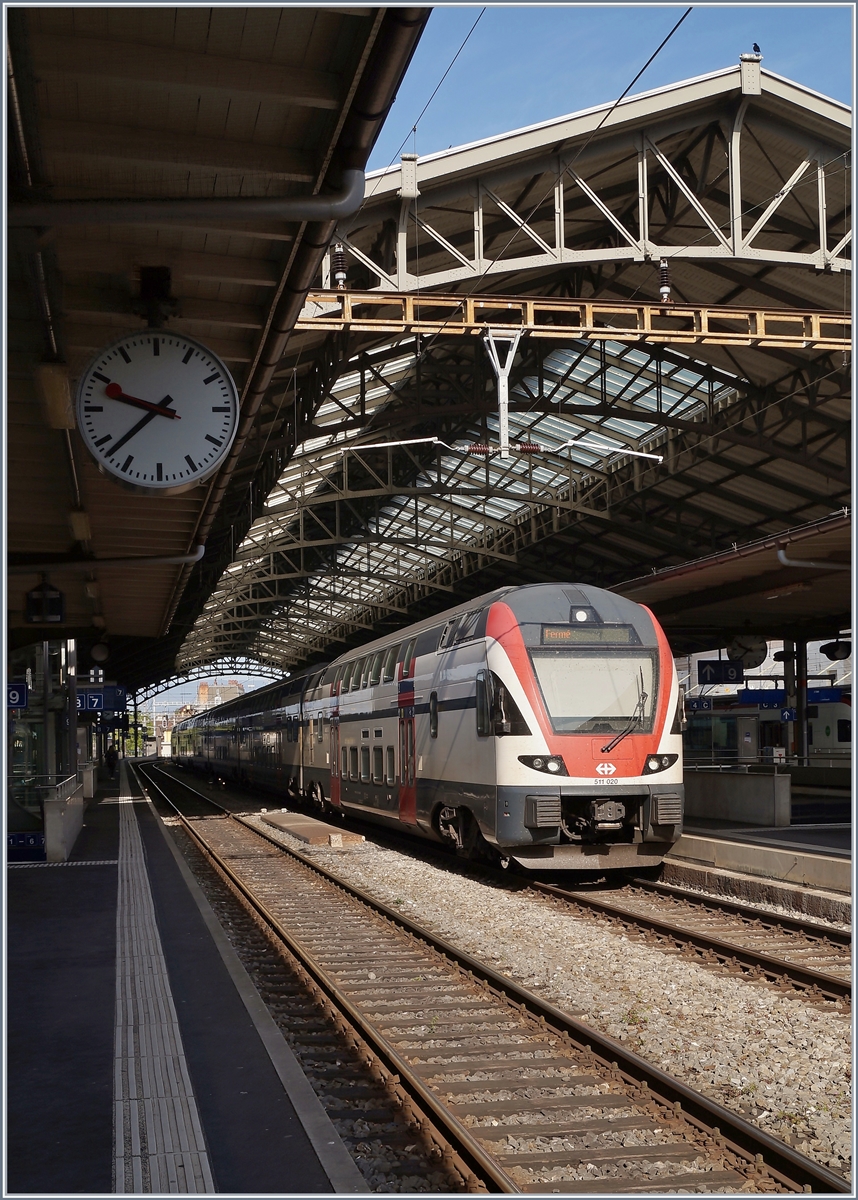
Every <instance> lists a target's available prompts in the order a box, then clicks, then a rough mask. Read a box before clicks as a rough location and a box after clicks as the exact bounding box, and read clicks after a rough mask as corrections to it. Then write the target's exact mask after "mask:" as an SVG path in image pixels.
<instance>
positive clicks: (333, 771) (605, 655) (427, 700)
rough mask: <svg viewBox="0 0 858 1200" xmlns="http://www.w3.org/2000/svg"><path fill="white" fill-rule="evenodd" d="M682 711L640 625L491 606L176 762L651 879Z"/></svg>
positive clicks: (267, 705) (192, 735)
mask: <svg viewBox="0 0 858 1200" xmlns="http://www.w3.org/2000/svg"><path fill="white" fill-rule="evenodd" d="M679 707H680V695H679V689H678V686H677V681H676V674H675V671H674V668H673V660H672V657H671V655H670V651H669V648H668V646H667V642H666V640H665V638H664V634H663V633H662V631H661V629H660V628H659V626H658V624H657V622H656V621H655V620H654V618H653V617H652V615H651V614H650V613H649V612H648V610H646V609H644V608H642V607H641V606H639V605H636V604H633V603H631V602H630V601H626V600H623V599H622V598H621V597H618V596H614V595H612V594H611V593H608V592H604V591H601V590H600V589H596V588H589V587H584V586H577V585H566V586H559V585H537V586H533V587H524V588H506V589H501V590H500V591H499V592H496V593H493V594H490V595H489V596H484V597H481V598H480V599H478V600H475V601H472V602H470V603H469V604H467V605H462V606H460V607H459V608H457V609H453V610H451V611H450V612H449V613H446V614H443V615H442V616H441V617H439V618H436V619H435V620H430V621H424V622H422V623H421V624H419V625H417V626H414V627H413V628H412V629H410V630H405V631H402V632H400V633H399V634H397V635H395V636H394V637H388V638H385V639H382V640H380V641H378V642H374V643H372V644H371V645H370V646H367V647H365V648H364V649H363V650H362V651H358V652H352V653H350V654H348V655H344V656H343V657H342V658H341V659H339V660H337V661H336V662H334V663H331V664H330V665H329V666H328V667H327V668H325V669H324V670H318V669H317V670H316V671H315V672H310V673H307V674H305V675H302V676H297V677H295V678H294V679H291V680H289V681H287V682H286V683H285V684H280V685H274V686H273V687H271V688H266V689H262V690H261V691H260V692H257V693H253V694H252V695H251V696H249V697H242V698H241V699H240V700H238V701H232V702H230V704H228V705H224V706H221V708H220V709H217V710H212V711H211V712H209V713H204V714H200V715H199V716H197V717H194V718H191V719H190V720H189V721H187V722H185V723H183V725H181V726H179V727H178V728H177V731H176V735H175V737H174V746H175V754H176V757H177V758H178V759H179V760H180V761H182V760H184V761H188V762H190V763H191V764H192V765H194V766H195V767H198V768H201V769H203V770H208V771H210V772H215V773H218V774H221V775H225V776H226V777H228V778H233V779H237V780H242V781H244V782H249V783H253V784H255V785H258V786H260V787H265V788H268V789H271V790H273V791H275V792H280V793H281V794H284V795H291V796H293V797H295V796H298V795H300V796H304V797H306V798H308V799H310V800H311V801H313V802H314V803H315V805H316V806H317V808H319V809H323V808H330V807H332V808H339V809H342V810H346V811H353V812H355V813H359V814H361V815H362V816H365V817H368V818H370V819H373V820H377V821H381V822H385V823H388V824H392V825H396V826H398V827H403V828H406V829H408V830H410V831H411V832H413V833H415V834H418V835H420V836H423V837H428V838H433V839H435V840H439V841H443V842H446V843H448V844H450V845H451V846H454V847H455V848H456V849H457V850H458V851H459V852H460V853H462V854H468V855H480V854H482V855H488V856H493V857H495V858H499V859H501V860H504V861H506V860H509V859H515V860H517V861H518V862H519V863H520V864H522V865H523V866H526V867H532V868H539V869H561V868H562V869H569V868H573V869H574V868H581V867H586V868H595V869H599V870H603V869H606V868H612V867H621V868H628V867H645V866H649V865H654V864H655V863H657V862H659V861H660V860H661V858H662V857H663V855H664V853H665V851H666V850H667V849H668V848H669V847H670V845H671V844H672V842H673V841H674V840H675V839H676V838H677V837H678V836H679V833H680V832H681V826H682V803H683V785H682V739H681V734H680V723H679Z"/></svg>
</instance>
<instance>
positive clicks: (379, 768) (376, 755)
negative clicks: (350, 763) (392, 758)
mask: <svg viewBox="0 0 858 1200" xmlns="http://www.w3.org/2000/svg"><path fill="white" fill-rule="evenodd" d="M367 749H369V747H367ZM372 782H373V783H384V750H383V749H382V748H381V746H373V748H372Z"/></svg>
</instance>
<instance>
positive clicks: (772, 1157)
mask: <svg viewBox="0 0 858 1200" xmlns="http://www.w3.org/2000/svg"><path fill="white" fill-rule="evenodd" d="M164 773H165V774H167V772H164ZM169 777H170V779H171V780H173V782H175V783H177V784H178V785H179V786H180V787H185V788H187V789H188V790H189V791H192V792H194V793H195V794H196V795H198V796H202V797H203V798H204V799H209V798H208V797H205V796H204V795H203V793H201V792H198V791H197V790H196V789H195V788H193V787H191V786H190V785H189V784H186V783H184V781H182V780H178V779H176V778H175V776H172V775H170V776H169ZM155 786H156V787H158V785H157V784H155ZM158 790H159V791H162V789H160V788H159V789H158ZM162 794H164V793H163V791H162ZM211 803H212V804H213V805H214V806H215V807H218V808H221V806H219V805H217V804H216V802H214V801H212V802H211ZM172 807H174V808H175V807H176V806H175V805H172ZM176 811H177V812H178V809H176ZM224 811H226V810H224ZM179 815H180V816H181V814H179ZM230 815H231V816H232V817H233V820H235V821H237V822H238V823H239V824H241V825H243V826H245V827H246V828H247V829H248V830H250V831H251V832H253V833H254V834H255V835H256V836H258V837H259V838H260V839H262V840H263V841H266V842H268V843H270V844H271V845H272V846H274V847H276V849H277V850H279V851H280V852H281V853H283V854H286V855H288V856H290V857H292V858H294V859H295V860H297V861H299V862H301V863H302V864H304V865H305V866H306V867H308V868H310V869H311V870H312V871H313V872H315V873H316V874H318V875H319V876H320V877H321V878H323V879H325V880H326V881H328V882H330V883H332V884H333V885H334V886H336V887H337V888H339V889H340V890H341V891H343V892H344V893H345V894H346V895H348V896H350V897H353V898H354V899H356V900H358V901H360V902H361V903H362V904H364V905H366V906H367V907H368V908H369V909H370V910H372V911H374V912H376V913H378V914H380V915H381V916H383V917H385V918H386V919H387V920H388V921H389V922H390V923H391V924H392V925H393V926H395V927H397V928H400V929H402V930H405V931H406V932H407V933H409V934H411V935H412V936H413V937H415V938H416V939H418V940H419V941H421V942H423V943H425V944H426V945H428V946H429V947H430V948H431V949H434V950H436V951H439V952H440V953H441V954H442V955H443V956H445V957H448V958H450V959H452V961H454V962H455V963H457V964H458V965H459V966H461V967H463V968H464V969H465V971H466V972H468V973H469V974H470V975H472V976H473V977H474V978H476V979H479V980H481V981H482V982H484V983H485V984H487V985H488V986H489V988H490V990H491V991H492V992H493V993H495V994H496V995H499V996H501V997H505V998H507V999H508V1000H510V1001H512V1002H513V1003H514V1004H515V1005H516V1006H517V1007H518V1008H519V1009H520V1010H521V1011H524V1012H528V1013H529V1014H530V1015H531V1016H533V1017H534V1018H536V1020H538V1021H539V1022H540V1023H542V1024H544V1025H545V1026H546V1027H550V1028H551V1029H553V1031H554V1032H556V1033H558V1034H560V1035H561V1036H563V1035H566V1036H567V1037H568V1038H569V1040H570V1042H571V1043H572V1044H573V1045H574V1046H575V1048H576V1049H577V1050H579V1051H582V1052H585V1053H593V1052H595V1054H596V1056H597V1057H599V1058H601V1059H602V1061H603V1063H605V1064H609V1065H610V1066H611V1067H612V1068H613V1069H614V1070H615V1071H618V1072H619V1073H620V1075H621V1076H624V1077H625V1081H627V1082H628V1083H631V1084H632V1085H633V1086H635V1085H636V1086H638V1087H640V1086H641V1085H645V1086H646V1088H648V1089H649V1092H650V1094H651V1095H652V1098H653V1099H654V1100H656V1101H661V1102H663V1103H666V1104H668V1105H670V1106H671V1107H673V1108H674V1109H677V1107H678V1109H679V1110H681V1112H682V1114H683V1115H684V1117H685V1118H686V1119H687V1120H689V1121H690V1123H691V1124H692V1125H694V1126H696V1127H697V1128H698V1129H699V1130H701V1131H704V1132H709V1133H713V1134H714V1135H715V1136H716V1137H718V1138H720V1140H721V1144H722V1145H723V1146H725V1147H726V1148H728V1149H729V1150H731V1151H732V1152H733V1153H736V1154H738V1155H739V1156H740V1157H742V1158H744V1159H750V1160H751V1161H752V1162H753V1161H754V1160H756V1158H757V1156H758V1155H762V1159H763V1162H764V1163H765V1166H766V1168H767V1169H768V1170H769V1171H770V1173H771V1174H772V1175H773V1176H774V1177H776V1178H777V1179H778V1180H779V1181H780V1182H781V1183H782V1184H784V1186H786V1187H787V1188H793V1189H795V1188H796V1187H798V1188H802V1189H804V1190H810V1191H812V1192H823V1193H825V1192H827V1193H836V1194H851V1192H852V1187H851V1184H850V1183H848V1182H847V1180H846V1179H844V1178H843V1176H841V1175H837V1174H836V1173H834V1172H833V1171H830V1170H828V1169H827V1168H825V1167H823V1166H821V1165H820V1164H817V1163H815V1162H813V1160H811V1159H809V1158H807V1157H806V1156H805V1155H803V1154H800V1153H799V1152H798V1151H796V1150H793V1149H792V1147H790V1146H787V1145H786V1144H785V1143H783V1142H781V1141H780V1140H779V1139H777V1138H775V1137H772V1136H771V1135H770V1134H767V1133H765V1132H764V1131H763V1130H761V1129H759V1128H757V1126H755V1125H753V1124H751V1122H749V1121H746V1120H744V1119H743V1118H742V1117H739V1116H737V1115H736V1114H735V1113H733V1112H731V1111H730V1110H729V1109H727V1108H725V1107H723V1106H722V1105H720V1104H718V1103H716V1102H715V1101H714V1100H710V1099H709V1098H708V1097H706V1096H704V1095H702V1094H701V1093H699V1092H695V1091H694V1089H693V1088H691V1087H689V1086H688V1085H686V1084H684V1083H682V1081H681V1080H678V1079H675V1078H674V1077H673V1076H671V1075H669V1074H668V1073H667V1072H665V1071H663V1070H661V1068H659V1067H656V1066H654V1065H653V1064H652V1063H649V1062H647V1061H646V1060H645V1059H643V1058H641V1057H640V1056H639V1055H637V1054H635V1053H634V1052H633V1051H631V1050H628V1049H627V1048H626V1047H625V1046H623V1045H622V1043H620V1042H616V1041H614V1040H613V1039H612V1038H610V1037H608V1036H607V1035H605V1034H602V1033H601V1032H600V1031H599V1030H597V1029H595V1028H594V1027H592V1026H589V1025H587V1024H585V1023H584V1022H583V1021H580V1020H578V1019H576V1018H575V1017H572V1016H570V1015H569V1014H568V1013H566V1012H564V1011H563V1010H562V1009H559V1008H556V1007H555V1006H554V1005H552V1004H550V1003H549V1002H547V1001H545V1000H543V999H541V998H540V997H538V996H536V995H535V994H534V993H532V992H529V991H528V990H527V989H526V988H523V987H521V986H519V985H518V984H516V983H515V982H513V981H512V980H510V979H507V978H506V977H504V976H502V975H499V974H498V973H497V972H496V971H494V970H493V969H492V968H490V967H488V966H486V965H485V964H484V963H482V962H480V961H479V960H477V959H475V958H472V957H471V955H469V954H467V953H466V952H465V951H462V950H460V949H458V948H457V947H455V946H453V945H451V944H450V943H448V942H446V941H445V940H444V939H442V938H440V937H436V936H435V935H434V934H432V933H431V932H430V931H429V930H427V929H424V928H423V927H422V926H420V925H418V924H417V923H416V922H413V921H411V920H409V918H408V917H405V916H404V915H402V914H401V913H399V912H397V911H396V910H395V909H392V908H390V907H388V906H387V905H386V904H384V903H383V902H381V901H379V900H376V899H374V898H373V897H372V896H369V895H367V894H366V893H364V892H361V891H360V890H359V889H358V888H355V887H353V886H351V885H350V884H348V883H346V882H344V881H343V880H341V879H338V878H337V877H336V876H335V875H333V874H332V873H331V872H329V871H327V870H326V869H325V868H324V867H322V866H320V865H319V864H318V863H316V862H313V861H312V860H311V859H309V858H308V857H306V856H305V855H303V854H301V852H300V851H298V850H296V849H293V848H292V847H286V846H284V845H283V843H282V842H279V841H278V840H277V839H276V838H274V837H273V836H269V835H268V834H267V833H264V832H263V831H261V830H259V829H258V828H256V827H255V826H253V825H252V824H251V823H250V822H249V821H248V820H247V819H246V818H244V817H241V816H237V815H235V814H230ZM182 820H183V822H184V824H185V825H186V827H187V829H188V831H189V832H190V833H191V834H192V836H193V837H194V840H195V841H196V842H197V843H198V844H199V845H200V846H201V848H202V849H203V851H204V853H206V854H207V855H208V856H209V857H210V858H211V859H212V860H213V861H217V855H216V853H215V852H213V851H212V850H211V848H209V847H208V846H207V845H206V843H205V839H204V838H202V836H201V835H200V834H198V833H197V831H196V830H195V829H194V826H193V825H192V823H191V822H189V821H185V819H184V818H182ZM222 869H223V870H224V871H225V873H227V874H228V875H229V877H230V878H231V879H233V880H234V886H236V887H237V888H238V889H239V891H240V892H241V894H242V895H245V896H246V897H247V899H248V902H249V903H251V904H252V905H253V907H254V908H255V909H256V911H257V912H259V913H260V915H261V916H263V910H264V909H265V906H264V905H263V904H262V902H261V901H259V900H258V899H257V898H256V897H254V896H253V894H252V892H250V889H248V888H247V887H246V885H244V884H243V883H242V882H241V881H240V880H238V879H237V878H235V876H234V873H233V872H232V871H231V870H230V868H229V866H228V864H224V865H223V867H222ZM266 911H267V910H266ZM263 919H265V920H268V919H269V918H268V917H267V916H263ZM272 920H273V925H272V927H273V928H276V929H277V930H278V936H281V934H280V932H279V930H280V924H279V922H277V920H276V918H272ZM283 932H284V933H285V940H286V941H287V944H289V945H290V948H291V947H292V946H293V945H294V946H295V949H294V950H292V951H291V952H292V953H294V954H295V955H296V957H298V958H299V960H300V961H301V962H305V961H306V960H307V957H308V956H307V954H306V952H305V951H304V950H303V948H302V947H300V945H299V944H298V943H295V942H293V940H292V938H291V937H290V936H289V934H288V933H286V931H283ZM313 973H314V977H315V972H313ZM322 976H323V977H324V972H322ZM318 982H319V985H320V986H321V987H323V989H324V990H325V991H326V992H327V993H328V994H329V995H330V996H331V998H332V999H335V998H336V997H338V996H339V995H340V992H339V989H338V988H337V987H336V984H334V983H333V982H330V981H326V982H322V979H319V980H318ZM336 1002H337V1003H339V999H336ZM346 1003H347V1005H348V1010H351V1009H352V1007H353V1006H352V1005H351V1002H350V1001H346ZM356 1015H357V1017H358V1021H359V1027H360V1028H361V1030H363V1029H364V1028H367V1032H368V1035H369V1036H368V1037H367V1040H368V1041H369V1042H370V1044H371V1045H372V1046H373V1049H375V1048H376V1046H378V1050H376V1053H378V1054H379V1057H380V1058H383V1059H384V1060H387V1061H391V1062H395V1063H396V1064H398V1065H397V1067H396V1070H397V1073H398V1074H400V1076H401V1077H402V1078H404V1079H405V1080H406V1081H408V1085H407V1087H408V1090H409V1091H411V1087H412V1084H411V1082H410V1081H411V1079H412V1078H413V1075H412V1071H411V1068H410V1066H409V1064H407V1063H405V1062H404V1061H403V1060H402V1059H401V1058H400V1057H399V1056H398V1055H397V1053H396V1051H395V1050H393V1049H392V1047H389V1046H388V1045H387V1043H386V1042H385V1040H384V1039H383V1038H380V1037H379V1036H378V1035H377V1034H375V1032H374V1031H373V1030H372V1028H371V1027H369V1026H366V1025H365V1022H364V1019H363V1018H362V1017H361V1015H360V1013H359V1012H357V1013H356ZM350 1019H351V1018H350ZM399 1065H401V1068H402V1069H401V1070H400V1066H399ZM413 1086H414V1088H415V1094H416V1095H417V1097H418V1098H419V1102H420V1103H423V1095H424V1093H425V1094H426V1098H427V1101H428V1105H429V1107H431V1111H432V1112H433V1114H435V1115H436V1116H437V1117H438V1119H439V1120H440V1121H441V1122H442V1123H443V1125H444V1126H445V1127H446V1128H448V1129H450V1130H451V1132H453V1133H454V1134H455V1136H456V1138H457V1139H459V1138H460V1133H459V1125H458V1121H457V1120H456V1118H455V1117H453V1116H452V1115H451V1114H449V1113H447V1112H446V1111H445V1109H444V1107H443V1105H441V1104H440V1103H439V1102H438V1101H437V1099H436V1098H435V1097H434V1096H433V1095H432V1094H431V1093H427V1092H426V1089H425V1088H424V1086H423V1085H422V1083H421V1082H420V1080H419V1079H416V1078H414V1083H413ZM461 1128H462V1129H464V1127H461ZM465 1138H466V1141H473V1139H472V1138H471V1137H470V1135H469V1134H468V1133H467V1131H465ZM463 1149H464V1144H463ZM475 1149H476V1150H477V1151H478V1156H477V1155H474V1158H475V1160H476V1161H477V1162H478V1163H482V1162H483V1161H485V1162H486V1164H487V1165H488V1166H490V1167H491V1175H490V1177H491V1178H492V1179H493V1180H497V1182H498V1184H499V1185H500V1183H501V1180H500V1178H499V1176H498V1168H497V1166H496V1165H495V1164H494V1163H493V1160H491V1159H490V1158H489V1156H487V1155H486V1154H485V1151H483V1150H482V1148H481V1147H479V1146H478V1145H476V1143H475ZM465 1153H467V1151H466V1152H465ZM463 1156H464V1155H463ZM500 1175H502V1176H503V1180H504V1181H506V1180H507V1179H508V1177H507V1176H506V1175H505V1173H504V1172H500ZM509 1183H510V1184H511V1187H506V1186H504V1187H503V1189H502V1190H505V1191H506V1190H511V1191H515V1192H517V1191H519V1190H520V1189H519V1188H518V1187H517V1185H515V1184H514V1183H512V1181H511V1180H510V1181H509Z"/></svg>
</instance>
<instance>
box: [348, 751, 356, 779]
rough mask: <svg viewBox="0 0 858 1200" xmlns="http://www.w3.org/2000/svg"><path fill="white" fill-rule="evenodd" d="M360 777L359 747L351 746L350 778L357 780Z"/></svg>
mask: <svg viewBox="0 0 858 1200" xmlns="http://www.w3.org/2000/svg"><path fill="white" fill-rule="evenodd" d="M357 777H358V748H357V746H349V778H350V779H357Z"/></svg>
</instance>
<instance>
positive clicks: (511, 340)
mask: <svg viewBox="0 0 858 1200" xmlns="http://www.w3.org/2000/svg"><path fill="white" fill-rule="evenodd" d="M520 340H521V330H520V329H517V330H516V331H515V333H510V332H509V331H508V330H506V329H489V330H488V332H487V333H486V335H485V337H484V338H483V345H484V346H485V348H486V350H487V351H488V355H489V361H490V362H491V364H492V368H493V370H494V373H495V379H496V380H497V385H498V441H499V446H500V457H501V458H509V457H510V453H509V376H510V371H511V370H512V364H513V360H514V359H515V352H516V350H517V349H518V343H519V341H520ZM498 342H506V343H507V352H506V357H505V359H504V361H503V362H501V360H500V354H499V353H498V347H497V344H496V343H498Z"/></svg>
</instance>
